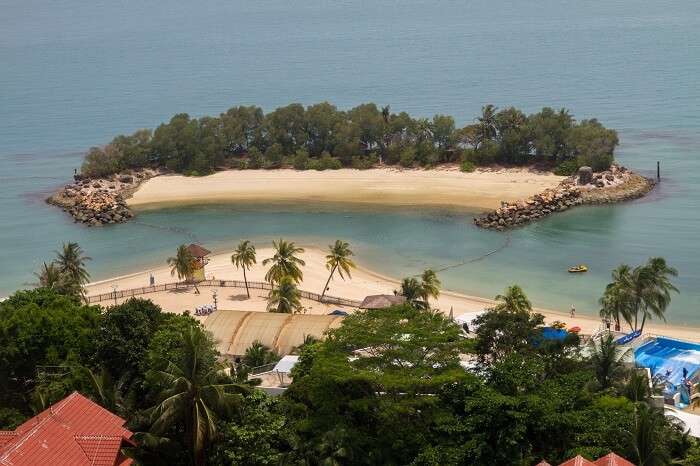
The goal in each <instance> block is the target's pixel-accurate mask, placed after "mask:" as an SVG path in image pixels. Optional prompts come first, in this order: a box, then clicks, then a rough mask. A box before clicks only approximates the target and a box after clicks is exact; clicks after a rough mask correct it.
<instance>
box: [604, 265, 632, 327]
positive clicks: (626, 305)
mask: <svg viewBox="0 0 700 466" xmlns="http://www.w3.org/2000/svg"><path fill="white" fill-rule="evenodd" d="M631 272H632V270H631V269H630V266H629V265H626V264H622V265H620V266H618V267H617V268H616V269H615V270H613V272H612V282H611V283H608V285H607V286H606V287H605V292H604V293H603V296H602V297H601V298H600V300H599V301H598V302H599V303H600V306H601V309H600V316H601V317H603V318H608V319H612V320H614V321H615V325H616V328H620V321H621V320H624V321H625V322H627V324H629V326H630V328H632V314H633V310H632V302H631V299H630V296H629V293H628V292H627V289H626V283H627V282H628V280H630V274H631Z"/></svg>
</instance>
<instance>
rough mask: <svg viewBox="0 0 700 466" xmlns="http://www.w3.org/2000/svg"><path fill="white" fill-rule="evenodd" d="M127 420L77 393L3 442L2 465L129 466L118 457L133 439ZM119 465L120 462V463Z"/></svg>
mask: <svg viewBox="0 0 700 466" xmlns="http://www.w3.org/2000/svg"><path fill="white" fill-rule="evenodd" d="M125 422H126V421H124V419H122V418H120V417H119V416H117V415H115V414H112V413H110V412H109V411H107V410H106V409H104V408H102V407H101V406H99V405H98V404H96V403H94V402H92V401H90V400H88V399H87V398H85V397H84V396H82V395H81V394H80V393H78V392H73V393H72V394H71V395H69V396H67V397H66V398H64V399H63V400H61V401H59V402H58V403H56V404H54V405H52V406H51V407H50V408H49V409H47V410H45V411H43V412H42V413H40V414H38V415H36V416H34V417H33V418H31V419H29V420H28V421H27V422H25V423H24V424H22V425H20V426H19V427H18V428H17V429H15V431H14V432H9V433H8V432H3V433H2V434H1V435H0V439H2V438H7V437H10V436H11V435H14V437H13V438H12V439H11V440H10V441H8V442H5V443H4V445H3V444H0V465H12V466H25V465H26V466H30V465H31V466H38V465H50V466H114V465H117V464H118V465H119V466H128V465H130V464H131V462H132V461H131V460H130V459H126V460H124V457H123V456H122V455H121V454H120V453H119V450H120V448H121V445H122V442H123V441H125V440H126V441H128V439H130V438H131V436H132V435H133V434H132V433H131V432H130V431H129V430H127V429H125V428H124V427H123V426H124V423H125ZM117 461H120V462H119V463H118V462H117Z"/></svg>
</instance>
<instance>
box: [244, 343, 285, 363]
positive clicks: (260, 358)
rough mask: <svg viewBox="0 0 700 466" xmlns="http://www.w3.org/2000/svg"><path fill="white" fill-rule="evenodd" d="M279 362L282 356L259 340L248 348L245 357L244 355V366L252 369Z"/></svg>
mask: <svg viewBox="0 0 700 466" xmlns="http://www.w3.org/2000/svg"><path fill="white" fill-rule="evenodd" d="M279 360H280V356H279V355H278V354H277V353H275V352H274V351H273V350H271V349H270V348H268V347H267V346H265V345H263V344H262V343H260V342H259V341H257V340H256V341H254V342H253V344H252V345H250V346H249V347H248V348H246V350H245V355H243V364H245V365H246V366H248V367H250V368H253V367H260V366H264V365H265V364H270V363H273V362H277V361H279Z"/></svg>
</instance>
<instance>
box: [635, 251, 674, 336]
mask: <svg viewBox="0 0 700 466" xmlns="http://www.w3.org/2000/svg"><path fill="white" fill-rule="evenodd" d="M643 268H644V269H646V274H645V275H646V277H645V281H646V287H645V290H644V294H643V302H644V308H643V311H644V317H642V326H641V327H640V331H644V324H646V321H647V318H649V319H651V318H652V317H658V318H661V319H663V320H664V321H665V320H666V317H665V313H666V309H667V308H668V306H669V304H671V292H672V291H674V292H676V293H678V288H676V287H675V286H674V285H673V283H671V277H677V276H678V271H677V270H676V269H674V268H673V267H670V266H668V265H667V264H666V260H665V259H663V258H662V257H652V258H650V259H649V260H648V261H647V264H646V265H645V266H644V267H643Z"/></svg>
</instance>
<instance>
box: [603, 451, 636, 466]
mask: <svg viewBox="0 0 700 466" xmlns="http://www.w3.org/2000/svg"><path fill="white" fill-rule="evenodd" d="M595 464H596V465H597V466H635V464H634V463H632V462H631V461H627V460H626V459H624V458H623V457H621V456H619V455H616V454H615V453H612V452H611V453H608V454H607V455H605V456H603V457H602V458H598V459H597V460H596V461H595Z"/></svg>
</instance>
